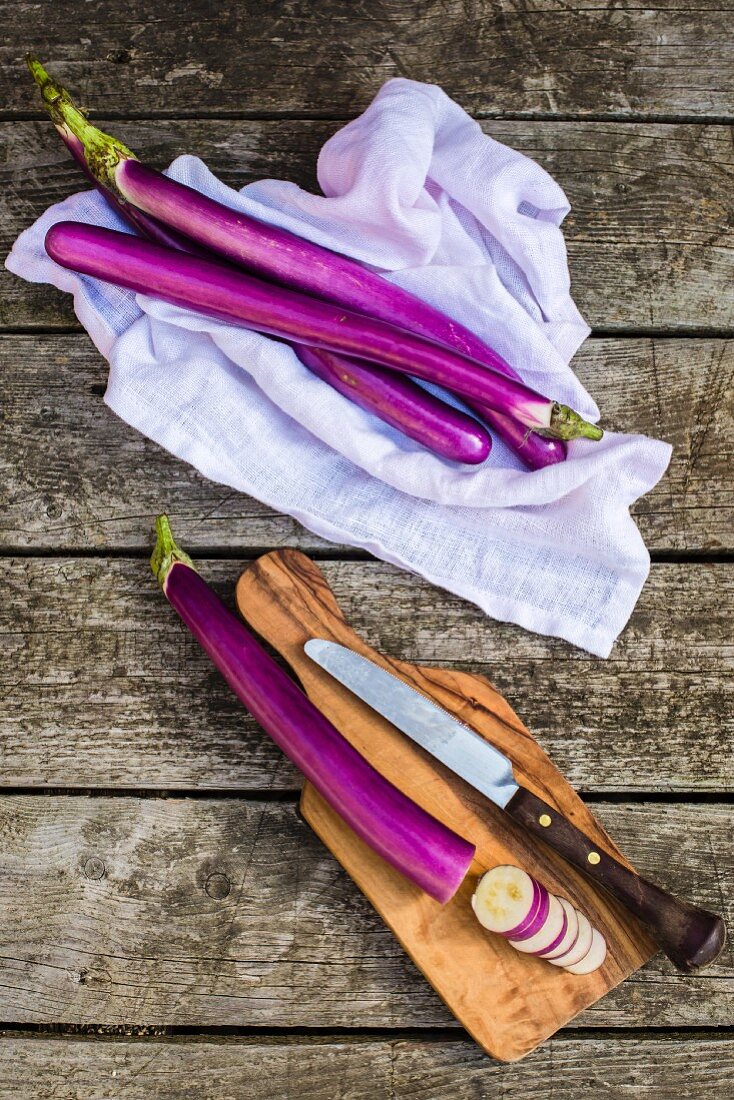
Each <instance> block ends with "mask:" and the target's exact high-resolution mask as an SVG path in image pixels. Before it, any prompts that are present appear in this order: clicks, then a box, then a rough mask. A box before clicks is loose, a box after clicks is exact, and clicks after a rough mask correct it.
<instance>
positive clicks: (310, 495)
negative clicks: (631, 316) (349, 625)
mask: <svg viewBox="0 0 734 1100" xmlns="http://www.w3.org/2000/svg"><path fill="white" fill-rule="evenodd" d="M168 172H169V174H170V175H171V176H173V177H174V178H175V179H178V180H180V181H182V182H184V183H188V184H190V185H192V186H193V187H196V188H198V189H199V190H201V191H204V192H206V193H207V194H209V195H211V196H213V197H214V198H217V199H219V200H220V201H222V202H224V203H227V204H228V205H230V206H232V207H234V208H236V209H241V210H243V211H245V212H246V213H248V214H252V215H253V216H255V217H257V218H260V219H263V220H266V221H269V222H271V223H273V224H277V225H280V226H282V227H284V228H286V229H291V230H293V231H294V232H296V233H298V234H300V235H301V236H305V237H308V238H309V239H311V240H313V241H316V242H318V243H320V244H323V245H326V246H328V247H330V248H333V249H336V250H338V251H341V252H344V253H347V254H349V255H351V256H354V257H355V258H357V259H359V260H361V261H362V262H364V263H367V264H369V265H370V266H372V267H373V268H374V269H376V270H379V271H380V272H382V273H383V274H384V276H385V278H388V279H390V280H392V281H394V282H395V283H397V284H399V285H400V286H403V287H405V288H406V289H408V290H411V291H412V292H413V293H415V294H417V295H418V296H419V297H422V298H424V299H425V300H426V301H429V302H431V303H432V304H433V305H436V306H438V307H439V308H441V309H443V310H444V311H445V312H446V313H449V314H450V315H451V316H454V317H456V318H457V320H459V321H461V322H463V323H464V324H466V325H468V326H469V327H470V328H472V329H473V330H475V331H476V332H477V333H478V334H479V335H480V336H481V337H483V338H484V339H485V340H486V341H487V342H488V343H489V344H491V345H492V346H493V347H495V348H496V349H497V351H499V352H500V354H502V355H503V356H504V357H505V358H506V359H507V360H508V361H509V362H510V363H512V365H513V366H514V367H515V368H516V370H518V371H519V373H520V374H521V375H522V377H523V378H524V379H525V381H527V382H528V383H529V384H530V385H531V386H533V387H534V388H535V389H537V390H539V391H540V392H543V393H545V394H547V395H548V396H550V397H553V398H555V399H556V400H559V401H562V402H564V403H566V404H569V405H571V406H573V407H574V408H576V409H577V410H578V411H579V412H580V413H581V414H582V415H583V416H585V417H586V418H587V419H590V420H596V419H598V409H597V407H596V405H595V404H594V401H593V399H592V398H591V396H590V395H589V394H588V393H587V392H586V391H585V390H584V389H583V387H582V386H581V384H580V383H579V381H578V379H577V378H576V377H575V375H574V373H573V371H572V370H571V369H570V367H569V365H568V361H569V359H570V358H571V356H572V355H573V354H574V352H575V351H576V350H577V348H578V347H579V345H580V344H581V343H582V342H583V340H584V339H585V337H586V336H587V335H588V332H589V329H588V327H587V325H586V324H585V322H584V320H583V318H582V317H581V315H580V314H579V312H578V310H577V309H576V306H575V305H574V303H573V300H572V298H571V296H570V281H569V273H568V265H567V260H566V250H565V243H564V240H563V236H562V233H561V230H560V228H559V226H560V224H561V222H562V220H563V218H564V217H565V215H566V214H567V213H568V210H569V205H568V202H567V199H566V197H565V195H564V193H563V191H562V190H561V189H560V187H559V186H558V185H557V183H555V181H554V180H553V179H552V178H551V177H550V176H549V175H548V173H547V172H545V171H544V170H543V169H542V168H541V167H540V166H539V165H537V164H536V163H534V162H533V161H532V160H530V159H529V158H527V157H525V156H523V155H522V154H520V153H518V152H516V151H515V150H513V149H510V148H508V147H507V146H505V145H502V144H500V143H499V142H496V141H494V140H493V139H492V138H490V137H487V136H486V135H484V134H483V133H482V130H481V128H480V127H479V125H478V123H476V122H475V121H473V120H472V119H470V118H469V116H468V115H466V114H465V112H464V111H463V110H462V109H461V108H460V107H459V106H458V105H457V104H455V103H453V102H452V101H451V100H450V99H449V98H448V97H447V96H446V95H445V94H444V93H443V92H442V91H441V90H440V89H439V88H437V87H435V86H432V85H424V84H418V83H415V82H413V81H408V80H404V79H397V80H391V81H389V82H388V83H387V84H386V85H385V86H384V87H383V88H382V89H381V91H380V92H379V93H378V95H377V97H376V98H375V100H374V101H373V103H372V104H371V105H370V107H368V109H367V110H366V111H365V113H364V114H363V115H362V116H361V117H360V118H358V119H356V120H355V121H353V122H351V123H349V124H348V125H347V126H345V127H344V128H343V129H342V130H340V131H339V132H338V133H337V134H335V135H334V137H332V138H331V139H330V140H329V141H328V142H327V143H326V144H325V146H324V147H323V149H322V151H321V154H320V156H319V161H318V178H319V184H320V186H321V188H322V190H323V195H312V194H310V193H308V192H306V191H304V190H302V189H301V188H299V187H297V186H295V185H294V184H292V183H287V182H284V181H279V180H263V181H260V182H258V183H254V184H250V185H249V186H247V187H245V188H243V190H242V191H241V192H237V191H235V190H232V189H231V188H229V187H227V186H225V185H224V184H223V183H222V182H221V181H219V180H218V179H217V178H216V177H215V176H214V175H212V173H211V172H210V171H209V170H208V169H207V167H206V166H205V165H204V164H203V162H202V161H200V160H199V159H197V158H196V157H192V156H182V157H179V158H178V159H177V160H176V161H174V162H173V164H172V165H171V166H170V168H169V169H168ZM62 219H71V220H76V221H85V222H90V223H94V224H98V225H106V226H111V227H114V228H117V229H124V228H126V227H125V226H123V225H122V223H121V222H120V220H119V218H118V216H117V215H116V214H115V213H114V212H113V211H112V210H111V209H110V208H109V207H108V206H107V204H106V203H105V201H104V199H103V198H102V197H101V196H100V195H98V194H97V193H95V192H82V193H80V194H78V195H74V196H72V197H71V198H69V199H67V200H65V201H64V202H62V203H59V204H58V205H56V206H54V207H52V208H51V209H50V210H48V211H46V213H45V214H44V215H42V216H41V218H39V219H38V221H37V222H36V223H35V224H34V225H33V226H32V227H31V228H30V229H28V230H26V231H25V232H24V233H23V234H22V235H21V236H20V237H19V239H18V241H17V242H16V244H15V246H14V248H13V250H12V252H11V254H10V256H9V257H8V259H7V261H6V264H7V267H8V268H9V269H10V270H11V271H13V272H15V273H16V274H18V275H21V276H22V277H23V278H25V279H28V280H30V281H32V282H49V283H52V284H54V285H55V286H57V287H59V288H60V289H62V290H66V291H69V292H70V293H72V294H73V295H74V305H75V309H76V313H77V316H78V317H79V319H80V321H81V322H82V324H83V325H84V327H85V328H86V329H87V331H88V332H89V334H90V336H91V338H92V339H93V341H94V342H95V344H96V346H97V347H98V349H99V350H100V351H101V353H102V354H103V355H104V356H105V357H106V358H108V359H109V363H110V373H109V381H108V387H107V392H106V395H105V400H106V402H107V404H108V405H109V406H110V408H112V409H113V410H114V411H115V412H116V413H117V414H118V415H119V416H120V417H122V419H123V420H125V421H127V422H128V423H129V424H131V425H133V426H134V427H135V428H137V429H138V430H139V431H141V432H143V433H144V434H145V435H147V436H149V437H150V438H151V439H154V440H155V441H156V442H157V443H159V444H160V445H161V446H163V447H165V448H166V449H167V450H169V451H171V452H172V453H173V454H175V455H177V456H178V457H179V458H181V459H183V460H184V461H186V462H189V463H191V464H193V465H194V466H196V467H197V469H199V470H200V471H201V472H202V473H203V474H204V475H205V476H207V477H209V478H211V479H212V480H214V481H217V482H220V483H222V484H224V485H227V486H230V487H231V488H234V489H237V490H240V491H242V492H245V493H248V494H250V495H252V496H254V497H257V498H258V499H259V500H261V501H263V502H265V503H266V504H268V505H270V506H271V507H273V508H275V509H277V510H278V511H281V512H286V513H288V514H290V515H292V516H294V517H295V518H296V519H298V520H299V521H300V522H301V523H303V525H304V526H306V527H308V528H309V529H310V530H312V531H314V532H316V533H317V534H319V535H321V536H323V537H325V538H327V539H331V540H333V541H336V542H340V543H348V544H350V545H353V546H359V547H363V548H364V549H366V550H369V551H371V552H372V553H374V554H375V555H377V556H378V557H380V558H383V559H384V560H386V561H389V562H392V563H394V564H395V565H398V566H400V567H402V568H404V569H408V570H411V571H413V572H416V573H419V574H422V575H423V576H424V577H426V578H427V579H428V580H429V581H431V582H433V583H434V584H437V585H440V586H441V587H443V588H446V589H448V590H449V591H451V592H455V593H457V594H458V595H460V596H463V597H465V598H467V599H469V600H472V601H473V602H474V603H476V604H477V605H478V606H479V607H481V608H482V609H483V610H484V611H485V612H486V613H487V614H489V615H491V616H493V617H495V618H497V619H502V620H506V621H511V622H515V623H519V624H520V625H521V626H524V627H526V628H527V629H529V630H534V631H537V632H540V633H544V634H551V635H555V636H558V637H561V638H565V639H567V640H568V641H569V642H571V643H573V644H575V645H578V646H581V647H583V648H585V649H588V650H590V651H591V652H592V653H596V654H598V655H600V656H607V655H608V653H609V652H610V649H611V646H612V644H613V642H614V640H615V638H616V637H617V635H618V634H619V632H620V631H621V629H622V628H623V626H624V624H625V623H626V621H627V619H628V617H629V615H630V613H631V611H632V609H633V607H634V605H635V602H636V600H637V597H638V595H639V593H640V590H641V588H642V585H643V584H644V582H645V579H646V577H647V573H648V570H649V555H648V553H647V551H646V549H645V546H644V543H643V541H642V538H641V536H640V534H639V532H638V530H637V527H636V525H635V523H634V521H633V520H632V518H631V517H630V514H629V506H630V504H631V503H632V502H633V501H635V500H636V499H637V498H638V497H639V496H640V495H642V494H643V493H645V492H647V491H648V490H649V489H650V488H651V487H652V486H653V485H654V484H655V483H656V482H657V481H658V480H659V478H660V477H661V476H662V474H663V473H664V471H665V469H666V467H667V464H668V461H669V459H670V452H671V449H670V447H669V446H668V445H667V444H665V443H662V442H659V441H656V440H651V439H647V438H645V437H643V436H636V435H622V434H613V433H607V434H606V435H605V437H604V439H603V440H602V441H601V442H600V443H591V442H588V441H585V440H578V441H574V442H573V443H571V444H570V445H569V458H568V461H566V462H565V463H561V464H559V465H557V466H551V467H549V468H547V469H545V470H542V471H537V472H534V473H529V472H528V471H526V470H525V469H524V468H523V467H522V466H521V464H520V462H519V460H518V459H517V458H516V457H515V456H514V455H513V454H512V453H511V452H510V451H509V450H508V449H507V448H506V447H505V446H504V444H503V443H502V442H501V441H500V440H497V439H495V441H494V447H493V451H492V454H491V455H490V457H489V459H488V460H487V461H486V462H485V463H483V464H482V466H480V467H459V466H457V465H455V464H453V463H451V462H448V461H446V460H443V459H440V458H438V457H436V456H434V455H431V454H429V453H428V452H427V451H425V450H424V449H423V448H421V447H420V446H418V445H417V444H415V443H412V442H411V441H410V440H407V439H405V438H404V437H402V436H401V435H400V434H399V433H397V432H395V431H394V430H393V429H392V428H389V427H388V426H386V425H384V424H381V423H380V422H379V421H377V420H376V419H375V418H374V417H372V416H370V415H369V414H367V413H365V412H363V411H362V410H361V409H359V408H357V407H356V406H354V405H352V404H351V403H350V402H349V401H347V400H346V399H345V398H344V397H342V396H341V395H340V394H338V393H336V392H335V391H333V390H332V389H331V388H330V387H329V386H327V385H326V384H325V383H323V382H322V381H320V380H319V379H317V378H315V377H314V376H313V375H311V374H310V373H309V372H308V371H307V370H306V369H305V368H304V367H303V366H302V365H301V364H300V362H299V361H298V360H297V358H296V356H295V355H294V353H293V352H292V351H291V350H290V348H288V347H287V346H286V345H284V344H281V343H278V342H277V341H274V340H271V339H269V338H268V337H265V336H262V335H259V334H258V333H253V332H248V331H246V330H244V329H240V328H236V327H235V326H232V325H227V324H224V323H220V322H217V321H213V320H210V319H208V318H205V317H202V316H200V315H198V314H195V313H192V312H190V311H187V310H183V309H180V308H178V307H175V306H170V305H167V304H166V303H164V302H161V301H158V300H156V299H153V298H151V297H146V296H142V295H138V296H136V295H134V294H132V293H130V292H128V291H125V290H121V289H119V288H116V287H114V286H111V285H110V284H105V283H102V282H99V281H96V280H92V279H89V278H86V277H84V276H79V275H76V274H75V273H73V272H69V271H66V270H63V269H62V268H60V267H59V266H58V265H56V264H55V263H53V261H51V260H50V259H49V258H48V256H47V255H46V253H45V251H44V248H43V241H44V237H45V234H46V232H47V230H48V228H49V227H50V226H51V225H52V224H53V223H54V222H56V221H59V220H62ZM160 503H161V509H163V508H165V507H166V506H167V503H168V502H167V501H166V499H165V493H163V494H162V497H161V502H160Z"/></svg>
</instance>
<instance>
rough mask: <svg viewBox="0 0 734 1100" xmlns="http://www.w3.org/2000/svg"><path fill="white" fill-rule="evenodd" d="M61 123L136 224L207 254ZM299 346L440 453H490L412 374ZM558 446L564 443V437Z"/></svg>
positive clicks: (356, 399) (309, 360) (81, 161)
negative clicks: (130, 194)
mask: <svg viewBox="0 0 734 1100" xmlns="http://www.w3.org/2000/svg"><path fill="white" fill-rule="evenodd" d="M57 129H58V131H59V135H60V137H61V140H62V141H63V142H64V144H65V145H66V147H67V149H68V150H69V152H70V153H71V155H72V156H73V158H74V160H75V161H76V162H77V164H78V165H79V167H80V168H81V170H82V171H83V172H84V174H85V176H86V177H87V179H88V180H89V181H90V182H91V183H92V185H93V186H94V187H96V188H97V190H98V191H99V192H100V193H101V194H102V195H104V197H105V198H106V199H107V201H108V202H109V204H110V205H111V206H112V207H113V208H114V209H115V210H116V211H117V213H118V214H120V216H121V217H123V218H124V219H125V220H126V221H127V222H129V223H130V225H131V226H132V227H133V229H136V230H137V231H138V232H139V233H142V235H143V236H144V237H147V238H148V240H152V241H155V242H156V243H157V244H163V245H167V246H168V247H170V248H176V249H179V250H180V251H182V252H191V251H194V255H204V254H205V252H204V249H202V248H197V246H196V245H195V244H194V242H193V241H190V240H189V239H188V238H186V237H184V236H183V235H182V234H180V233H177V232H176V230H175V229H169V228H168V226H166V225H163V224H162V223H161V222H158V221H156V219H155V218H152V217H151V216H150V215H149V214H144V213H142V211H139V210H137V209H136V208H135V207H134V206H131V205H130V203H127V202H122V201H121V200H120V199H119V198H118V197H117V195H115V193H114V192H113V191H111V190H110V189H109V188H108V187H105V186H104V185H103V184H101V183H100V182H99V180H97V179H95V178H94V176H93V175H92V173H91V172H90V171H89V168H88V167H87V162H86V158H85V156H84V149H83V147H82V144H81V142H80V141H79V139H78V138H77V137H75V136H74V134H72V133H71V131H70V130H68V129H67V128H66V127H62V126H58V127H57ZM293 350H294V351H295V353H296V355H297V356H298V358H299V359H300V361H301V362H302V363H303V365H304V366H305V367H306V368H307V369H308V370H310V371H311V372H312V373H313V374H316V375H317V376H318V377H319V378H321V379H323V381H324V382H327V383H328V384H329V385H330V386H331V387H332V389H335V390H338V392H339V393H341V394H343V395H344V396H345V397H348V398H349V400H350V401H351V402H352V403H353V404H355V405H359V407H360V408H362V409H366V410H367V411H368V412H370V413H372V414H373V415H374V416H377V417H379V418H380V420H384V421H385V423H386V424H390V425H391V426H392V427H393V428H396V429H397V430H398V431H400V432H402V433H403V434H404V435H407V436H408V437H409V438H410V439H413V440H415V441H416V442H417V443H420V444H421V445H422V446H424V447H426V448H427V449H428V450H430V451H433V452H434V453H435V454H438V455H441V456H442V457H443V458H448V459H450V460H451V461H452V462H461V463H465V464H468V465H476V464H478V463H480V462H484V460H485V459H486V458H487V457H488V455H489V453H490V451H491V449H492V440H491V437H490V436H489V435H488V434H487V432H486V431H485V430H484V428H483V427H482V426H481V424H478V423H477V421H476V420H474V419H473V418H472V417H470V416H466V415H464V413H462V412H459V410H458V409H454V408H453V407H452V406H451V405H447V404H446V403H445V402H444V401H440V400H439V399H438V398H436V397H433V395H432V394H430V393H426V391H425V390H423V389H421V387H420V386H418V385H416V383H415V382H413V381H411V379H410V378H403V377H402V376H400V375H397V374H394V373H391V372H390V371H384V370H380V368H379V367H375V366H374V365H370V364H367V363H364V364H362V363H359V362H357V361H356V360H351V361H350V360H349V359H346V358H345V357H344V356H338V355H332V354H331V353H330V352H325V351H318V350H317V349H316V348H308V347H306V345H305V344H293ZM526 434H528V433H526ZM530 434H533V433H530ZM558 446H562V444H561V443H558Z"/></svg>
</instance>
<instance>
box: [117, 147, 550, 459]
mask: <svg viewBox="0 0 734 1100" xmlns="http://www.w3.org/2000/svg"><path fill="white" fill-rule="evenodd" d="M114 187H115V188H116V189H117V191H118V193H119V194H120V195H122V196H124V198H125V199H126V200H127V201H128V202H130V203H133V204H134V205H135V206H137V207H138V208H139V209H142V210H145V211H146V212H147V213H148V214H151V215H153V216H154V217H155V218H156V219H159V220H160V221H162V222H164V223H165V224H167V225H170V226H172V227H175V228H176V229H178V230H179V231H182V232H185V233H186V234H187V235H190V236H191V237H192V238H194V239H195V240H196V241H198V242H199V243H200V244H203V245H205V246H206V248H208V249H210V250H211V251H213V252H216V253H218V254H219V255H221V256H224V257H225V258H226V259H228V260H231V261H233V262H235V263H237V264H240V265H244V266H245V267H247V268H249V269H250V270H252V271H255V272H257V273H259V274H260V275H263V276H265V277H266V278H272V279H276V280H278V281H279V282H282V283H283V284H284V285H286V286H292V287H295V288H296V289H298V290H301V291H304V292H306V293H308V294H314V295H316V296H318V297H320V298H325V299H327V300H329V301H334V302H338V303H339V304H340V305H343V306H346V307H347V308H349V309H353V310H356V311H357V312H361V313H365V314H367V315H368V316H371V317H376V318H378V319H379V320H381V321H387V322H388V323H389V324H394V325H398V326H399V327H400V328H404V329H405V330H406V331H408V332H412V333H415V334H416V335H418V336H424V337H426V338H427V339H430V340H433V341H436V342H438V343H440V344H442V345H443V346H445V347H447V348H452V349H453V350H455V351H458V352H459V353H460V354H461V355H463V356H466V357H468V358H470V359H474V360H475V361H476V362H479V363H483V364H485V366H488V367H489V368H490V369H491V370H493V371H497V372H499V373H500V374H504V375H505V376H506V377H508V378H514V379H515V380H519V378H520V376H519V375H518V374H517V372H516V371H515V370H513V368H512V367H511V366H510V365H509V363H507V362H506V360H505V359H503V358H502V356H501V355H499V354H498V353H497V352H496V351H494V350H493V349H492V348H490V347H489V346H488V345H487V344H485V343H484V341H483V340H480V339H479V337H478V336H477V335H476V334H475V333H473V332H471V330H470V329H468V328H466V327H465V326H464V325H461V324H459V323H458V322H457V321H454V320H452V318H450V317H448V316H447V315H446V314H445V313H441V311H440V310H437V309H434V308H433V306H430V305H428V304H427V303H425V302H423V301H421V300H420V299H419V298H416V297H415V295H413V294H410V293H409V292H408V291H406V290H403V289H402V288H400V287H397V286H395V285H394V284H392V283H389V282H387V281H386V280H385V279H383V278H382V277H381V276H379V275H376V274H374V273H373V272H371V271H369V270H368V269H367V268H365V267H362V266H361V265H360V264H359V263H357V262H356V261H355V260H351V259H349V257H347V256H342V255H341V254H340V253H338V252H332V251H330V250H329V249H326V248H323V247H321V246H320V245H316V244H313V243H312V242H310V241H306V240H303V239H302V238H301V237H297V236H296V235H295V234H293V233H289V232H288V231H287V230H284V229H278V228H277V227H275V226H270V225H267V224H266V223H264V222H259V221H257V220H256V219H255V218H251V217H248V215H246V214H242V213H241V212H239V211H234V210H231V209H229V207H226V206H223V205H222V204H221V203H219V202H216V201H215V200H214V199H210V198H209V197H208V196H206V195H203V194H201V192H199V191H196V190H194V188H192V187H187V186H186V185H185V184H181V183H177V182H176V181H175V180H170V179H169V178H168V177H167V176H164V175H163V174H162V173H161V172H158V171H156V170H155V169H153V168H148V167H147V166H146V165H144V164H141V163H140V161H138V160H134V159H122V160H120V161H119V162H118V164H117V165H116V167H115V169H114ZM472 405H473V407H474V409H475V411H476V412H478V413H479V414H480V415H481V416H482V417H484V418H485V419H486V420H487V422H488V423H489V425H490V427H491V428H493V429H494V430H495V431H496V432H497V434H498V435H499V436H500V438H501V439H503V440H504V442H505V443H506V444H507V445H508V446H509V447H510V448H511V449H512V450H513V451H515V452H516V453H517V454H518V456H519V457H520V458H521V459H522V460H523V462H524V463H525V464H526V465H527V466H529V467H530V468H531V469H541V468H543V467H544V466H550V465H554V464H555V463H557V462H562V461H563V460H564V459H565V458H566V448H565V446H564V444H563V443H562V442H561V440H558V439H548V438H545V437H543V436H538V434H537V433H533V434H532V435H530V434H529V433H528V431H527V427H524V426H523V424H519V423H518V422H517V421H516V420H514V419H513V418H512V417H510V416H505V415H503V414H502V413H501V412H499V411H498V410H496V409H494V408H491V407H489V406H483V405H482V404H481V403H478V402H472Z"/></svg>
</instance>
